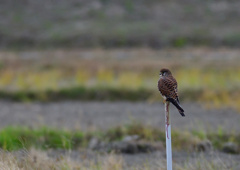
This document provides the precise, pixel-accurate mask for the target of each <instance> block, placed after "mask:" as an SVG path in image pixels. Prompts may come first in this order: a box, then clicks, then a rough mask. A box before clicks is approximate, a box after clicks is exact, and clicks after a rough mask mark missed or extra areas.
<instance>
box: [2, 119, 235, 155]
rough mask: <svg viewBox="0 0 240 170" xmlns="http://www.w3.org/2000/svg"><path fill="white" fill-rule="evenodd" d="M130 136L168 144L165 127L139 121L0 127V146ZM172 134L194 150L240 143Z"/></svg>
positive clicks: (80, 144)
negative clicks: (87, 128) (70, 127)
mask: <svg viewBox="0 0 240 170" xmlns="http://www.w3.org/2000/svg"><path fill="white" fill-rule="evenodd" d="M203 134H204V135H203ZM126 136H138V140H140V141H145V142H150V143H151V142H160V143H162V144H163V145H164V146H165V131H161V130H159V129H157V128H154V127H149V126H143V125H142V124H139V123H131V124H128V125H125V126H119V127H116V128H112V129H109V130H107V131H94V132H81V131H65V130H57V129H51V128H47V127H44V128H38V129H30V128H26V127H6V128H4V129H2V130H1V131H0V147H1V148H2V149H4V150H18V149H21V148H26V149H28V148H37V149H57V148H63V149H77V148H85V147H87V146H88V145H89V142H90V140H91V139H93V138H97V139H98V140H100V141H102V142H105V143H108V142H115V141H121V140H123V138H124V137H126ZM172 138H173V141H172V143H173V148H174V149H176V150H189V151H191V150H194V146H196V145H197V144H198V143H199V142H201V141H204V140H209V141H211V142H212V145H213V147H214V148H215V149H219V150H221V149H222V146H223V144H224V143H226V142H234V143H236V144H237V146H238V147H239V146H240V142H239V141H240V134H223V133H215V134H214V133H209V134H208V133H206V134H205V133H204V132H179V131H173V132H172Z"/></svg>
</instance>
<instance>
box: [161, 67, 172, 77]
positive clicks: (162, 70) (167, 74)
mask: <svg viewBox="0 0 240 170" xmlns="http://www.w3.org/2000/svg"><path fill="white" fill-rule="evenodd" d="M159 75H160V77H162V76H169V75H172V73H171V71H170V70H168V69H167V68H162V69H161V70H160V73H159Z"/></svg>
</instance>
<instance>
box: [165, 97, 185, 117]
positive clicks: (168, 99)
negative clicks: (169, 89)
mask: <svg viewBox="0 0 240 170" xmlns="http://www.w3.org/2000/svg"><path fill="white" fill-rule="evenodd" d="M167 101H170V102H171V103H172V104H173V105H174V106H175V107H176V108H177V109H178V111H179V113H180V114H181V115H182V116H185V114H184V110H183V108H182V107H181V106H180V104H179V103H178V102H177V101H176V100H175V99H173V98H167Z"/></svg>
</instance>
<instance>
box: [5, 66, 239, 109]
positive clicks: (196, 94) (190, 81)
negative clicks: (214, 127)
mask: <svg viewBox="0 0 240 170" xmlns="http://www.w3.org/2000/svg"><path fill="white" fill-rule="evenodd" d="M174 76H175V77H176V79H177V80H178V86H179V93H180V100H181V101H198V102H201V103H205V106H206V107H208V108H211V107H213V108H219V107H233V108H234V109H237V110H239V111H240V107H239V106H240V100H239V97H238V96H239V94H240V86H239V84H240V79H239V77H240V70H239V69H235V68H234V69H228V70H218V71H217V70H212V69H200V68H187V69H183V68H181V67H180V68H179V69H177V70H174ZM157 80H158V75H157V73H152V71H148V72H144V71H134V70H133V71H122V72H115V71H113V70H110V69H100V70H97V71H95V72H91V71H89V70H85V71H83V70H76V71H72V74H69V73H68V72H67V71H64V70H59V69H56V68H50V69H47V70H43V71H41V70H40V71H39V70H38V71H32V72H26V71H19V72H18V73H15V72H12V71H10V70H2V71H1V75H0V98H3V99H11V100H16V101H32V100H35V101H36V100H37V101H54V100H55V101H56V100H63V99H72V100H110V101H116V100H129V101H141V100H143V101H161V100H162V98H161V96H160V95H159V93H158V90H157V85H156V84H157Z"/></svg>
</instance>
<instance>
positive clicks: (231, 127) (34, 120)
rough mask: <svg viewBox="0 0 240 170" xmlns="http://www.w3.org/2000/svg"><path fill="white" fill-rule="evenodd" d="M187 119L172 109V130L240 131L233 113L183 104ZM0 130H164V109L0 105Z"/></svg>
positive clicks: (154, 105) (98, 104)
mask: <svg viewBox="0 0 240 170" xmlns="http://www.w3.org/2000/svg"><path fill="white" fill-rule="evenodd" d="M182 106H183V108H184V109H185V113H186V117H181V116H180V114H179V113H178V112H177V110H176V109H175V108H174V107H173V106H171V107H170V112H171V121H172V129H173V130H174V129H175V130H187V131H191V130H198V131H200V130H202V131H208V132H209V131H213V132H214V131H217V130H219V128H221V129H222V131H223V132H239V131H240V126H239V124H240V114H239V113H238V112H237V111H235V110H233V109H227V108H225V109H224V108H223V109H211V110H209V109H205V108H204V107H203V106H202V105H200V104H197V103H183V104H182ZM0 120H1V123H0V127H5V126H9V125H24V126H32V127H37V126H50V127H55V128H59V127H61V128H66V129H81V130H89V129H91V130H94V129H109V128H112V127H116V126H117V125H125V124H127V123H131V122H133V121H137V122H141V123H143V124H146V125H151V126H155V127H159V128H164V105H163V104H162V103H152V104H150V103H146V102H135V103H131V102H76V101H63V102H55V103H54V102H50V103H24V104H23V103H17V102H7V101H1V102H0Z"/></svg>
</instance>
